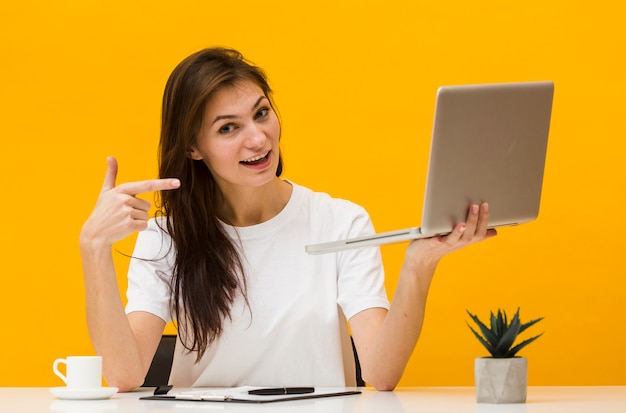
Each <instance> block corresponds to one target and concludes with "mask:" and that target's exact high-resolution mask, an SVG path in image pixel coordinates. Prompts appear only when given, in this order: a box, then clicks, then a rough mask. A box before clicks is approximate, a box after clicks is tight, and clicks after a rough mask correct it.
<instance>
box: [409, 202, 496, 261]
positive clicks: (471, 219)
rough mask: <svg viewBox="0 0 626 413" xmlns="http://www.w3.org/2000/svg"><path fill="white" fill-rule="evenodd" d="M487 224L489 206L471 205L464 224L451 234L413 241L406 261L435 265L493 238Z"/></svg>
mask: <svg viewBox="0 0 626 413" xmlns="http://www.w3.org/2000/svg"><path fill="white" fill-rule="evenodd" d="M488 222H489V205H488V204H487V203H484V204H481V205H471V206H470V207H469V211H468V214H467V220H466V222H462V223H459V224H457V225H456V226H455V227H454V229H453V230H452V232H451V233H449V234H447V235H441V236H437V237H433V238H426V239H420V240H416V241H413V242H412V243H411V244H410V245H409V247H408V248H407V255H406V260H407V261H415V262H416V263H417V261H421V262H423V261H424V260H427V262H429V263H431V264H435V265H436V264H437V262H439V260H441V258H443V256H445V255H446V254H449V253H451V252H453V251H457V250H459V249H461V248H463V247H465V246H467V245H470V244H474V243H476V242H480V241H483V240H485V239H487V238H491V237H493V236H495V235H496V234H497V233H496V230H495V229H488V228H487V225H488Z"/></svg>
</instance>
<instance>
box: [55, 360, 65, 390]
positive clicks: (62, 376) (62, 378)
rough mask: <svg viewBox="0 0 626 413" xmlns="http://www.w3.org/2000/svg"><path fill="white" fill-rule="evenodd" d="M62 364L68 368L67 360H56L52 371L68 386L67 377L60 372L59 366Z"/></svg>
mask: <svg viewBox="0 0 626 413" xmlns="http://www.w3.org/2000/svg"><path fill="white" fill-rule="evenodd" d="M61 363H63V364H65V367H66V368H67V360H65V359H56V360H54V363H53V364H52V371H53V372H54V374H56V375H57V376H59V377H60V378H61V380H63V382H64V383H65V384H67V377H65V376H64V375H63V373H61V372H60V371H59V364H61Z"/></svg>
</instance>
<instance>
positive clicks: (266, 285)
mask: <svg viewBox="0 0 626 413" xmlns="http://www.w3.org/2000/svg"><path fill="white" fill-rule="evenodd" d="M292 185H293V193H292V195H291V198H290V200H289V202H288V203H287V205H286V206H285V208H284V209H283V210H282V211H281V212H280V213H279V214H278V215H277V216H275V217H274V218H272V219H271V220H269V221H267V222H264V223H261V224H259V225H254V226H249V227H237V228H235V227H232V226H228V225H225V224H224V227H225V228H226V230H227V232H228V234H229V235H230V236H231V238H232V239H233V240H235V242H236V243H238V244H239V243H240V244H239V245H240V248H241V249H242V251H244V257H243V264H244V271H245V275H246V280H247V288H248V289H247V294H248V302H249V306H246V305H245V304H244V302H243V299H237V300H236V301H235V303H234V305H233V307H232V312H231V315H232V320H228V319H227V320H225V321H224V326H223V333H222V335H221V336H220V337H219V338H218V339H217V340H216V341H215V342H214V343H212V344H211V345H210V347H209V348H208V349H207V351H206V353H205V354H204V356H203V358H202V359H201V360H200V361H199V362H198V363H196V355H195V353H193V354H188V353H187V351H186V350H185V349H184V348H183V347H182V345H180V343H177V346H176V353H175V357H174V362H173V366H172V372H171V375H170V384H172V385H175V386H179V387H192V386H217V387H220V386H224V387H231V386H243V385H258V386H350V385H354V377H355V376H354V356H353V353H352V348H351V344H350V341H349V340H350V338H349V335H348V334H347V328H346V318H348V319H349V318H350V317H352V316H353V315H355V314H357V313H359V312H360V311H363V310H365V309H368V308H373V307H382V308H389V301H388V298H387V294H386V292H385V287H384V271H383V266H382V260H381V256H380V250H379V249H378V248H374V247H368V248H359V249H352V250H345V251H342V252H337V253H330V254H322V255H309V254H307V253H306V252H305V251H304V246H305V245H306V244H312V243H318V242H326V241H333V240H338V239H342V238H348V237H357V236H362V235H368V234H371V233H373V232H374V228H373V226H372V223H371V220H370V218H369V216H368V214H367V212H366V211H365V210H364V209H363V208H362V207H360V206H358V205H355V204H353V203H351V202H348V201H345V200H341V199H335V198H331V197H330V196H329V195H327V194H323V193H317V192H313V191H311V190H310V189H307V188H305V187H302V186H299V185H296V184H293V183H292ZM170 245H171V239H170V238H169V236H167V234H164V232H163V231H162V230H161V229H160V228H159V227H158V226H157V225H156V222H155V221H154V220H151V221H150V222H149V225H148V228H147V229H146V230H145V231H142V232H141V233H140V234H139V236H138V239H137V244H136V247H135V251H134V253H133V256H134V257H138V258H145V259H147V260H140V259H132V260H131V264H130V268H129V274H128V291H127V297H128V304H127V306H126V312H127V313H130V312H133V311H146V312H150V313H152V314H155V315H157V316H159V317H161V318H162V319H163V320H165V321H166V322H168V321H170V320H171V308H172V307H171V303H170V293H169V281H170V279H171V268H172V263H173V259H174V252H173V251H171V249H170V248H169V247H170Z"/></svg>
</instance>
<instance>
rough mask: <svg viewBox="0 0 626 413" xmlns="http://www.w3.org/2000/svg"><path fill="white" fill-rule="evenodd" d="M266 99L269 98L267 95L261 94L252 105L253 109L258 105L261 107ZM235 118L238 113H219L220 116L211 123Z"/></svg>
mask: <svg viewBox="0 0 626 413" xmlns="http://www.w3.org/2000/svg"><path fill="white" fill-rule="evenodd" d="M264 99H267V96H265V95H262V96H260V97H259V98H258V99H257V101H256V102H255V103H254V105H253V106H252V110H254V109H256V108H257V107H259V105H260V104H261V102H262V101H263V100H264ZM235 118H237V116H236V115H218V116H216V117H215V119H213V122H211V125H213V124H215V122H218V121H220V120H222V119H235Z"/></svg>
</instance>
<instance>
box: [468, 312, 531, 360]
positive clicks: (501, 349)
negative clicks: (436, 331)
mask: <svg viewBox="0 0 626 413" xmlns="http://www.w3.org/2000/svg"><path fill="white" fill-rule="evenodd" d="M467 314H469V316H470V317H471V318H472V320H474V322H475V323H476V325H478V327H479V328H480V332H481V333H482V336H481V335H480V334H478V333H477V332H476V330H474V329H473V328H472V326H471V325H470V324H469V323H467V326H468V327H469V328H470V330H472V333H474V335H475V336H476V338H477V339H478V341H480V343H481V344H482V345H483V346H485V348H486V349H487V351H488V352H489V353H490V354H491V356H492V357H494V358H511V357H515V354H517V352H518V351H520V350H521V349H523V348H524V347H526V346H527V345H529V344H530V343H532V342H533V341H535V340H536V339H538V338H539V337H540V336H541V335H542V334H543V333H541V334H539V335H536V336H534V337H531V338H529V339H527V340H524V341H522V342H521V343H519V344H517V345H515V346H513V343H514V342H515V339H516V338H517V336H518V335H519V334H520V333H521V332H523V331H524V330H526V329H527V328H528V327H530V326H532V325H534V324H536V323H538V322H539V321H541V320H543V317H541V318H537V319H535V320H532V321H529V322H527V323H522V322H521V321H520V319H519V308H518V309H517V311H516V312H515V315H514V316H513V318H512V319H511V323H510V324H509V322H508V320H507V317H506V311H504V310H500V309H498V314H497V315H495V314H494V313H493V311H492V312H491V327H487V325H485V323H483V322H482V321H480V320H479V319H478V317H477V316H475V315H474V314H472V313H470V312H469V311H467Z"/></svg>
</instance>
